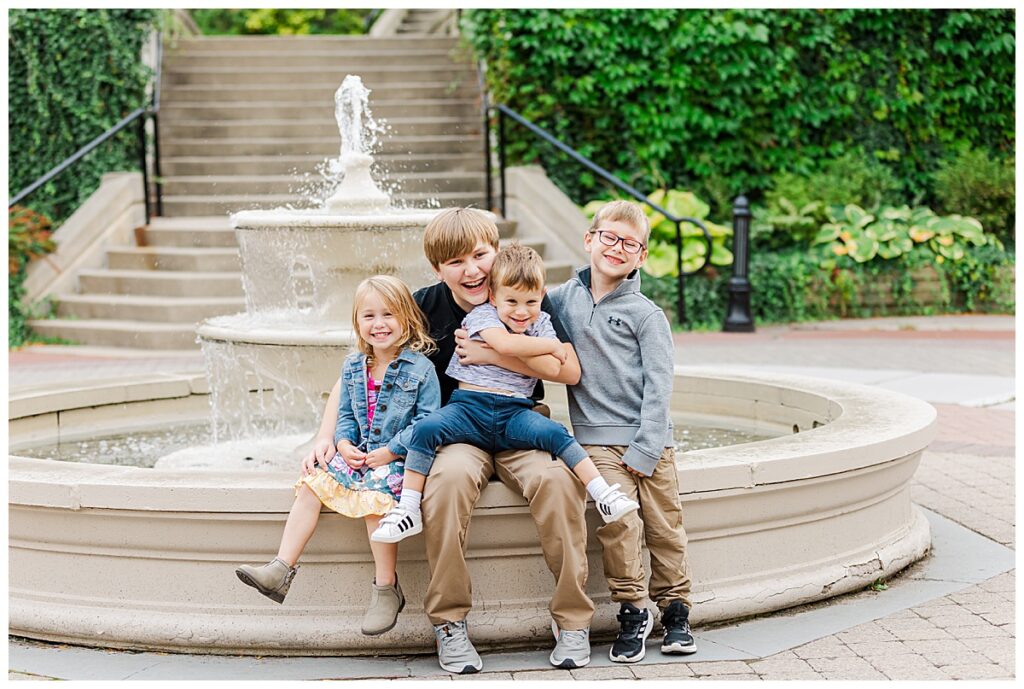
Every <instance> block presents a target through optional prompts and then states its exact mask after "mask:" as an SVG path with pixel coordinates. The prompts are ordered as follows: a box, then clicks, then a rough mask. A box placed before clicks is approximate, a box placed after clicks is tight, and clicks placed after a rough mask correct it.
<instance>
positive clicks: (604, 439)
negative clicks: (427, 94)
mask: <svg viewBox="0 0 1024 689" xmlns="http://www.w3.org/2000/svg"><path fill="white" fill-rule="evenodd" d="M548 296H549V297H550V298H551V304H552V306H553V307H554V311H555V314H556V315H557V316H558V318H559V320H561V322H562V325H563V327H564V328H565V330H566V333H568V335H569V339H570V341H571V342H572V345H573V347H574V348H575V349H576V354H577V355H578V356H579V359H580V369H581V370H582V374H581V376H580V382H579V383H578V384H577V385H573V386H570V387H569V389H568V390H569V418H570V420H571V421H572V430H573V434H574V435H575V436H576V440H578V441H579V442H580V444H581V445H628V446H629V447H628V449H627V450H626V453H625V455H624V456H623V458H622V459H623V461H624V462H625V463H626V465H627V466H629V467H632V468H633V469H636V470H637V471H639V472H641V473H643V474H646V475H647V476H650V475H651V474H653V473H654V467H655V466H656V465H657V463H658V460H659V459H660V458H661V453H662V451H663V450H664V448H666V447H672V446H674V444H675V443H674V441H673V439H672V421H671V419H670V417H669V401H670V399H671V396H672V378H673V370H674V361H673V344H672V330H671V328H669V325H668V319H667V318H665V314H664V313H663V312H662V310H661V309H660V308H659V307H658V306H657V305H655V303H654V302H652V301H651V300H650V299H648V298H647V297H645V296H644V295H642V294H640V271H638V270H634V271H633V272H632V273H630V275H629V276H628V277H627V278H626V279H625V280H623V281H622V284H620V285H619V286H618V287H616V288H615V289H614V290H613V291H612V292H611V293H610V294H607V295H606V296H605V297H604V298H602V299H601V301H600V302H598V303H596V304H595V303H594V297H593V294H592V293H591V291H590V267H589V266H587V267H584V268H580V269H578V270H577V271H576V277H575V278H573V279H572V280H569V281H568V282H566V283H565V284H563V285H560V286H559V287H557V288H555V289H554V290H552V291H550V292H548Z"/></svg>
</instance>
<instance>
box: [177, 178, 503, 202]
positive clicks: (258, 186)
mask: <svg viewBox="0 0 1024 689" xmlns="http://www.w3.org/2000/svg"><path fill="white" fill-rule="evenodd" d="M378 180H379V181H380V182H381V188H384V189H392V190H394V189H398V190H401V191H400V192H398V193H400V194H407V193H415V192H434V191H438V192H442V191H451V192H471V191H472V192H478V193H480V192H483V191H484V187H485V184H484V182H485V180H484V175H483V174H482V173H480V172H456V171H444V172H409V173H397V174H394V175H392V176H390V177H388V178H387V179H382V178H378ZM317 181H319V178H318V177H317V176H315V175H309V176H305V175H196V176H181V177H178V176H166V175H165V176H164V183H163V190H164V191H163V193H164V199H165V202H166V199H167V198H168V197H171V196H195V195H209V194H225V195H229V196H238V195H244V194H254V195H263V194H283V193H287V192H289V191H292V192H296V193H301V190H303V189H304V188H306V187H309V186H310V185H311V184H313V183H315V182H317Z"/></svg>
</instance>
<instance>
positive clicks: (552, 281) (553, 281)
mask: <svg viewBox="0 0 1024 689" xmlns="http://www.w3.org/2000/svg"><path fill="white" fill-rule="evenodd" d="M575 268H576V266H574V265H573V264H571V263H569V262H568V261H545V262H544V274H545V277H544V281H545V282H546V283H547V288H548V289H553V288H554V287H556V286H557V285H559V284H561V283H563V282H565V281H566V280H569V279H571V278H572V275H573V270H575Z"/></svg>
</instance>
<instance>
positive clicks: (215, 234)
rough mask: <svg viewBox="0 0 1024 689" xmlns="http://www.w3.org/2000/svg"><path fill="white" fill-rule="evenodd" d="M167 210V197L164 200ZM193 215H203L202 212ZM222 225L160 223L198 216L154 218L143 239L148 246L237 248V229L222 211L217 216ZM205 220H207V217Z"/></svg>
mask: <svg viewBox="0 0 1024 689" xmlns="http://www.w3.org/2000/svg"><path fill="white" fill-rule="evenodd" d="M164 204H165V207H164V210H165V212H166V210H167V206H166V199H165V201H164ZM179 215H180V214H179ZM191 215H194V216H201V215H203V214H201V213H193V214H191ZM216 219H217V220H218V221H221V222H222V225H220V226H218V225H212V224H211V225H208V226H200V225H198V224H197V225H196V226H195V227H188V226H181V225H170V224H167V225H164V224H158V222H160V221H172V220H198V218H192V217H188V218H171V217H163V218H153V220H152V222H150V224H149V227H147V228H146V229H145V231H144V232H143V240H144V241H145V244H146V246H148V247H183V248H184V247H192V248H228V247H231V248H235V249H237V247H238V242H237V241H236V240H235V231H234V230H233V229H231V225H230V223H229V221H228V216H227V215H226V214H223V213H221V214H220V215H218V216H216ZM203 220H206V219H205V218H204V219H203Z"/></svg>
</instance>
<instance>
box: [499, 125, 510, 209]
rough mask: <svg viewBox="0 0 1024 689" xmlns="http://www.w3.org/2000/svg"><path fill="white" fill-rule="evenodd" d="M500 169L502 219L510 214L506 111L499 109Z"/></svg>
mask: <svg viewBox="0 0 1024 689" xmlns="http://www.w3.org/2000/svg"><path fill="white" fill-rule="evenodd" d="M498 168H499V170H500V172H501V217H503V218H507V217H508V212H507V209H506V208H505V201H506V195H507V192H506V187H505V110H504V109H503V108H502V107H501V106H499V107H498Z"/></svg>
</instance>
